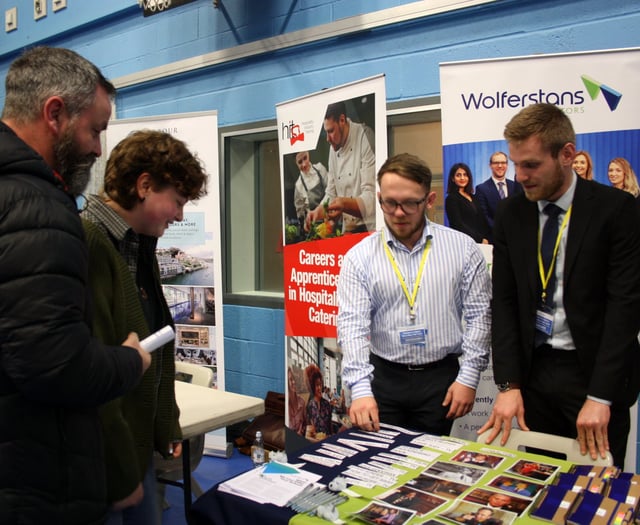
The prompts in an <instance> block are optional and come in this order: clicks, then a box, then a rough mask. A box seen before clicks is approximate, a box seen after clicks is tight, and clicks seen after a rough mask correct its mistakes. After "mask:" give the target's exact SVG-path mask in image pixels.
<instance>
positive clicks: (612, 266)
mask: <svg viewBox="0 0 640 525" xmlns="http://www.w3.org/2000/svg"><path fill="white" fill-rule="evenodd" d="M505 138H506V139H507V142H508V143H509V154H510V158H511V160H512V161H513V163H514V165H515V168H516V178H517V180H518V182H520V183H521V184H522V186H523V189H524V194H521V195H517V196H515V197H514V198H513V199H509V200H507V201H505V202H504V203H503V204H502V205H501V206H500V207H499V208H498V215H497V217H496V224H495V230H494V235H495V244H494V252H493V254H494V255H493V270H492V271H493V300H492V308H493V319H492V344H493V370H494V377H495V381H496V383H497V385H498V390H499V393H498V395H497V398H496V402H495V405H494V407H493V412H492V414H491V416H490V418H489V421H488V422H487V423H486V424H485V425H484V426H483V428H481V429H480V431H479V432H484V431H486V430H487V429H489V428H492V431H491V432H490V434H489V438H488V440H487V441H488V442H489V443H490V442H491V441H493V440H494V439H495V437H496V436H497V434H498V432H499V431H500V430H501V429H502V430H504V433H503V437H502V440H501V443H503V444H504V443H505V442H506V439H507V437H508V435H509V432H510V430H511V424H512V419H513V417H516V418H517V422H518V425H519V426H520V427H521V428H523V429H524V430H529V429H531V430H537V431H540V432H547V433H551V434H557V435H563V436H568V437H574V438H575V437H577V439H578V440H579V442H580V449H581V451H582V453H583V454H586V453H589V454H590V455H591V457H592V458H594V459H595V458H596V457H597V455H598V454H600V455H601V456H604V455H605V454H606V450H610V451H611V453H612V455H613V457H614V462H615V464H616V465H618V466H623V463H624V455H625V449H626V441H627V435H628V433H629V427H630V418H629V407H630V406H631V405H632V404H633V403H634V402H635V401H636V399H637V397H638V391H639V389H640V386H639V383H640V379H639V375H640V373H639V367H640V362H639V361H640V360H639V357H640V347H639V345H638V339H637V337H638V331H639V330H640V315H639V314H638V312H640V217H639V215H638V211H637V208H636V205H635V202H634V199H633V197H631V196H630V194H628V193H626V192H624V191H620V190H618V191H615V188H610V187H606V186H604V185H601V184H598V183H596V182H593V181H586V180H584V179H581V178H579V177H577V176H576V174H575V173H574V172H573V169H572V162H573V158H574V156H575V151H576V148H575V133H574V131H573V127H572V126H571V122H570V120H569V118H568V117H567V116H566V115H565V113H564V112H562V111H561V110H560V109H558V108H557V107H556V106H553V105H550V104H536V105H533V106H528V107H527V108H525V109H523V110H522V111H521V112H520V113H518V114H517V115H516V116H515V117H513V119H512V120H511V121H510V122H509V123H508V124H507V126H506V128H505ZM549 203H552V204H553V205H556V206H557V207H558V211H559V215H556V218H555V219H552V218H551V217H552V216H551V215H550V216H549V217H550V218H549V219H548V220H547V214H548V213H549V208H548V207H547V206H548V204H549ZM543 210H545V211H543ZM547 222H548V223H549V225H550V226H553V225H554V222H555V228H556V230H555V232H553V233H552V234H551V235H547V229H546V228H544V225H545V224H546V223H547ZM539 232H540V233H539ZM539 235H540V237H541V238H542V241H540V242H539V241H538V236H539ZM548 238H550V239H551V242H550V246H551V247H552V249H551V250H550V251H551V253H552V256H551V257H550V262H547V263H545V262H543V261H544V252H546V245H547V244H549V243H547V242H546V240H547V239H548Z"/></svg>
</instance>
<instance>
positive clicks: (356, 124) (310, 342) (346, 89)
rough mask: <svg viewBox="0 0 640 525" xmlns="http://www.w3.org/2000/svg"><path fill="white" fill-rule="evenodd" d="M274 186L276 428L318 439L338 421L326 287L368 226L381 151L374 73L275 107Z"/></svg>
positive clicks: (335, 349)
mask: <svg viewBox="0 0 640 525" xmlns="http://www.w3.org/2000/svg"><path fill="white" fill-rule="evenodd" d="M276 113H277V120H278V133H279V138H278V140H279V148H280V155H281V157H280V168H281V181H282V188H283V195H282V202H283V224H284V233H283V239H284V244H285V246H284V268H285V270H284V272H285V275H284V290H285V292H284V293H285V306H284V308H285V347H286V348H285V352H286V368H287V370H286V377H287V390H286V396H287V410H286V425H287V427H288V428H289V429H290V430H291V431H293V432H295V434H297V435H298V436H300V437H301V438H304V439H306V440H308V441H319V440H322V439H324V438H325V437H327V436H330V435H332V434H334V433H336V432H337V431H339V430H340V429H341V428H342V427H344V425H345V424H348V421H347V420H346V419H345V418H346V406H347V393H346V391H345V388H344V387H343V385H342V381H341V378H340V372H341V363H342V352H341V349H340V348H339V346H338V343H337V337H336V318H337V311H338V305H337V300H336V285H337V279H338V274H339V272H340V265H341V262H342V258H343V257H344V254H345V253H346V252H347V251H348V250H349V248H351V247H352V246H353V245H354V244H356V243H357V242H358V241H360V240H361V239H362V238H363V237H365V236H367V235H368V234H369V232H371V231H374V230H375V228H376V222H377V221H376V215H377V213H378V212H377V208H378V206H377V198H376V192H377V189H376V173H377V170H378V168H379V166H380V165H381V164H382V163H383V162H384V160H385V159H386V156H387V136H386V122H385V119H386V97H385V87H384V77H383V76H379V77H373V78H369V79H363V80H361V81H357V82H353V83H350V84H347V85H344V86H339V87H336V88H332V89H327V90H324V91H322V92H319V93H314V94H310V95H308V96H305V97H302V98H299V99H295V100H292V101H287V102H283V103H281V104H278V105H277V106H276Z"/></svg>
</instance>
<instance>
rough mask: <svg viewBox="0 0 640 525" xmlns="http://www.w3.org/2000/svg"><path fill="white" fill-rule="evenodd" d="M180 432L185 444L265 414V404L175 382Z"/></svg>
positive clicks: (254, 398) (255, 398)
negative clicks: (190, 439)
mask: <svg viewBox="0 0 640 525" xmlns="http://www.w3.org/2000/svg"><path fill="white" fill-rule="evenodd" d="M175 391H176V402H177V403H178V407H179V408H180V428H181V429H182V437H183V438H184V439H185V440H186V439H189V438H190V437H193V436H198V435H200V434H204V433H206V432H210V431H211V430H216V429H218V428H222V427H226V426H228V425H233V424H234V423H238V422H240V421H244V420H245V419H250V418H253V417H256V416H259V415H261V414H263V413H264V400H262V399H260V398H258V397H251V396H244V395H241V394H234V393H232V392H224V391H223V390H216V389H213V388H206V387H203V386H198V385H192V384H190V383H185V382H183V381H176V382H175Z"/></svg>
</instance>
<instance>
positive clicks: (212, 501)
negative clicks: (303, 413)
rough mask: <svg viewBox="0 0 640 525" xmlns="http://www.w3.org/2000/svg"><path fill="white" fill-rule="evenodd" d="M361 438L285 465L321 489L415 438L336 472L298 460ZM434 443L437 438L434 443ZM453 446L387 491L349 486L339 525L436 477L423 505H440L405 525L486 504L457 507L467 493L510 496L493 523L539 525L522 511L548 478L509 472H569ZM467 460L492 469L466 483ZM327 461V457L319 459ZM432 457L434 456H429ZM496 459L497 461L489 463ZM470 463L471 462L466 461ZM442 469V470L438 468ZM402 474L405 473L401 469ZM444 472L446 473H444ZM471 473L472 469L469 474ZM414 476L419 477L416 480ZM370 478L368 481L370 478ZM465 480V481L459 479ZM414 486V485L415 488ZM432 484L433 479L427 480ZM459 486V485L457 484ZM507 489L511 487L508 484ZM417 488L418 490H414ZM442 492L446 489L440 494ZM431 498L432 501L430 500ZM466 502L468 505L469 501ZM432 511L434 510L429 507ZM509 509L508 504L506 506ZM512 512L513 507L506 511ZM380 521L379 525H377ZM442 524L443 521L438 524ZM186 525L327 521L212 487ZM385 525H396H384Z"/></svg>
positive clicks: (517, 455)
mask: <svg viewBox="0 0 640 525" xmlns="http://www.w3.org/2000/svg"><path fill="white" fill-rule="evenodd" d="M361 434H362V433H361V432H360V431H357V430H353V429H352V430H349V431H346V432H343V433H340V434H337V435H334V436H331V437H329V438H327V439H326V440H325V441H323V442H319V443H314V444H312V445H310V446H308V447H305V448H303V449H301V450H299V451H298V452H297V453H296V454H295V455H294V456H293V457H291V456H290V457H289V463H293V464H297V463H302V462H304V463H305V465H304V467H303V468H304V470H307V471H310V472H314V473H316V474H319V475H321V476H322V479H321V480H320V482H321V483H324V484H327V483H329V482H330V481H331V480H333V479H334V478H335V477H336V476H338V475H344V472H345V470H346V469H347V468H348V467H349V465H362V464H363V463H368V462H370V461H371V459H372V457H373V456H379V455H380V453H381V452H389V451H391V450H392V449H394V448H396V447H398V446H412V447H415V446H416V445H412V444H411V440H412V439H413V438H415V436H410V435H407V434H400V435H398V436H397V437H396V438H394V442H393V443H392V444H391V445H390V446H389V448H388V449H381V448H377V447H376V448H368V449H367V450H362V451H359V452H357V453H356V454H355V455H353V456H352V457H349V458H345V459H343V461H342V463H341V464H340V465H339V466H333V467H332V466H323V465H319V464H316V463H313V462H309V461H307V462H305V461H304V459H301V456H304V455H305V454H311V455H317V456H320V455H321V454H320V453H319V452H318V450H319V449H320V448H321V447H322V446H323V443H329V444H332V445H338V446H344V442H343V443H341V442H340V440H341V439H345V438H347V439H355V440H363V439H364V438H363V437H361ZM435 439H437V438H435ZM446 439H451V440H452V441H454V442H456V441H457V442H460V447H459V448H458V449H456V450H452V451H447V452H444V451H442V450H438V451H436V452H435V454H436V455H437V457H436V459H434V460H433V461H431V462H426V463H427V465H428V466H427V467H425V466H424V465H423V466H419V467H417V468H415V469H413V470H411V469H409V470H406V473H405V474H403V475H401V476H399V477H398V479H397V483H395V485H393V486H392V487H388V488H383V487H381V486H375V487H373V488H363V487H357V486H350V490H352V491H353V492H355V493H358V494H359V495H360V497H352V498H349V500H348V501H346V502H345V503H343V504H341V505H339V506H338V511H339V513H340V519H341V520H343V521H345V522H346V523H362V522H361V521H357V520H355V519H354V518H350V515H351V514H352V513H353V512H356V511H359V510H360V509H362V508H363V507H365V506H366V505H368V504H369V503H371V502H372V500H373V499H374V498H375V497H379V496H380V495H382V494H389V493H391V492H394V491H395V490H396V489H397V488H398V487H400V486H403V485H405V484H406V483H407V482H409V481H410V480H416V481H418V482H426V480H427V479H428V478H432V477H433V476H439V477H442V478H447V479H445V480H444V481H443V480H442V479H440V480H438V481H442V483H440V485H441V486H440V487H439V488H434V487H433V486H431V488H430V489H429V490H430V491H431V494H429V497H428V498H425V499H426V500H431V501H432V502H440V503H436V504H434V508H433V510H432V511H428V512H424V507H423V509H422V510H423V512H424V513H423V514H422V515H416V516H414V517H413V518H412V519H411V520H410V521H409V522H408V523H410V524H417V523H423V522H426V521H428V520H429V519H432V518H434V517H435V516H436V515H438V514H439V513H442V512H447V511H448V509H452V510H450V511H451V512H452V515H453V512H454V511H453V509H455V508H456V506H458V508H459V509H461V510H460V511H462V510H463V509H464V506H465V505H467V506H468V505H474V504H475V505H476V507H480V506H483V505H484V506H489V504H488V503H487V501H482V497H477V498H476V500H475V503H467V502H466V501H465V502H463V501H461V500H462V498H465V497H469V495H470V493H472V492H473V496H475V495H477V494H483V491H484V497H485V498H486V497H488V495H489V494H490V493H495V492H498V493H502V494H507V495H510V496H511V498H510V499H512V500H513V501H516V500H519V501H520V509H519V514H518V515H517V517H514V516H516V515H515V514H514V513H509V512H500V511H498V512H496V514H497V516H496V518H500V519H502V520H503V521H502V523H503V525H508V524H509V523H514V522H517V523H518V524H521V523H537V524H538V525H540V523H541V522H540V521H539V520H534V519H533V518H530V517H528V516H527V512H526V511H525V510H523V509H524V508H525V507H526V506H527V501H526V500H527V499H529V500H531V499H532V498H533V497H534V496H535V490H537V489H535V488H533V487H535V486H536V484H539V485H540V484H544V483H546V482H549V481H551V480H552V479H553V475H549V477H548V479H546V480H533V479H532V478H531V477H530V474H529V477H523V476H521V475H519V474H516V473H515V472H514V470H515V469H516V468H517V467H518V468H519V466H520V465H524V464H527V463H531V464H534V463H535V464H537V465H540V466H543V465H545V466H546V467H547V468H548V469H550V471H552V472H560V471H566V470H568V469H569V468H570V466H571V464H570V463H569V462H567V461H563V460H559V459H554V458H548V457H546V456H539V455H534V454H527V453H524V452H519V451H513V450H508V449H504V448H502V447H499V446H493V445H486V444H484V443H475V442H467V441H463V440H458V439H456V440H453V439H452V438H446ZM423 448H424V450H428V451H432V452H433V449H431V448H430V447H423ZM467 452H468V454H467V456H469V457H475V458H476V459H477V458H478V455H489V456H490V457H491V458H494V459H493V460H492V461H493V464H492V465H493V466H491V467H490V468H489V467H487V465H486V464H485V466H484V468H481V469H480V471H481V474H480V473H479V472H480V471H478V470H477V469H476V472H475V474H476V476H475V477H474V478H473V479H472V478H469V477H468V476H467V474H465V473H464V472H463V471H464V470H465V469H464V468H460V469H458V468H457V465H463V466H464V463H463V460H462V459H461V458H462V457H463V454H464V453H467ZM325 457H327V456H325ZM434 457H435V456H434ZM454 457H457V460H456V461H451V460H452V459H453V458H454ZM495 458H497V459H495ZM470 461H473V459H471V460H470ZM439 462H442V463H445V464H446V465H452V464H453V466H454V467H455V468H453V471H452V472H449V473H445V474H447V476H445V475H444V474H443V472H444V471H441V472H440V473H437V472H436V473H435V474H433V472H431V473H430V474H431V476H427V477H426V478H425V477H424V476H420V475H421V473H422V472H423V471H425V469H427V470H428V469H433V468H435V464H436V463H439ZM441 467H442V466H441ZM471 467H472V464H471V463H469V468H471ZM405 468H406V467H405ZM444 470H446V468H445V469H444ZM472 470H473V469H472ZM419 476H420V477H419ZM455 476H458V477H459V478H460V479H458V480H457V481H454V479H456V478H455ZM372 477H373V475H372ZM465 477H467V478H468V479H465ZM510 477H513V478H520V480H521V481H522V482H523V486H522V487H521V488H519V489H516V488H515V487H514V486H511V487H507V482H506V479H505V478H510ZM416 481H414V483H415V482H416ZM431 481H432V482H433V479H431ZM458 482H459V483H458ZM463 483H466V484H467V485H466V489H462V488H460V487H462V486H463ZM512 484H513V483H512ZM416 486H418V485H416ZM443 487H447V488H446V489H445V488H443ZM452 487H458V488H457V490H458V492H456V494H455V495H453V496H452V494H451V493H449V494H448V495H447V496H446V497H443V495H445V494H446V492H447V490H448V491H452V490H454V489H453V488H452ZM527 488H528V489H529V490H531V491H532V493H531V494H530V495H529V496H527V497H524V496H522V495H521V494H523V493H524V492H516V490H521V491H524V490H526V489H527ZM475 489H482V490H480V491H479V492H474V491H475ZM432 496H435V497H432ZM473 496H472V499H471V500H470V501H474V500H473ZM386 497H387V502H389V503H390V500H391V499H392V497H393V495H392V496H386ZM425 504H426V505H429V501H425ZM435 505H437V506H435ZM512 505H513V504H512ZM511 508H512V509H513V508H514V507H513V506H512V507H511ZM438 520H442V517H439V518H438ZM383 522H384V521H380V523H383ZM443 522H446V520H443ZM190 523H192V524H195V525H244V524H246V525H254V524H255V523H269V524H270V525H287V524H289V523H290V524H291V525H320V524H323V523H324V524H326V523H327V521H325V520H322V519H319V518H317V517H315V516H309V515H308V514H296V513H295V512H293V511H292V510H291V509H289V508H287V507H277V506H275V505H271V504H260V503H256V502H254V501H251V500H249V499H245V498H242V497H239V496H236V495H232V494H228V493H224V492H221V491H219V490H217V487H214V488H212V489H210V490H209V491H207V492H206V493H205V494H203V495H202V496H201V497H200V498H198V499H197V500H196V501H195V502H194V504H193V507H192V516H191V521H190ZM390 523H401V521H390Z"/></svg>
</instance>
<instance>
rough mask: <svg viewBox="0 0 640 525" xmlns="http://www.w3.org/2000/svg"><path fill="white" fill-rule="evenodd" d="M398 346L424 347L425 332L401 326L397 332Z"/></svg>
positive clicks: (423, 329)
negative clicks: (398, 337) (398, 335)
mask: <svg viewBox="0 0 640 525" xmlns="http://www.w3.org/2000/svg"><path fill="white" fill-rule="evenodd" d="M399 333H400V344H403V345H424V344H425V343H426V340H427V330H426V329H425V328H416V327H415V326H403V327H401V328H400V330H399Z"/></svg>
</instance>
